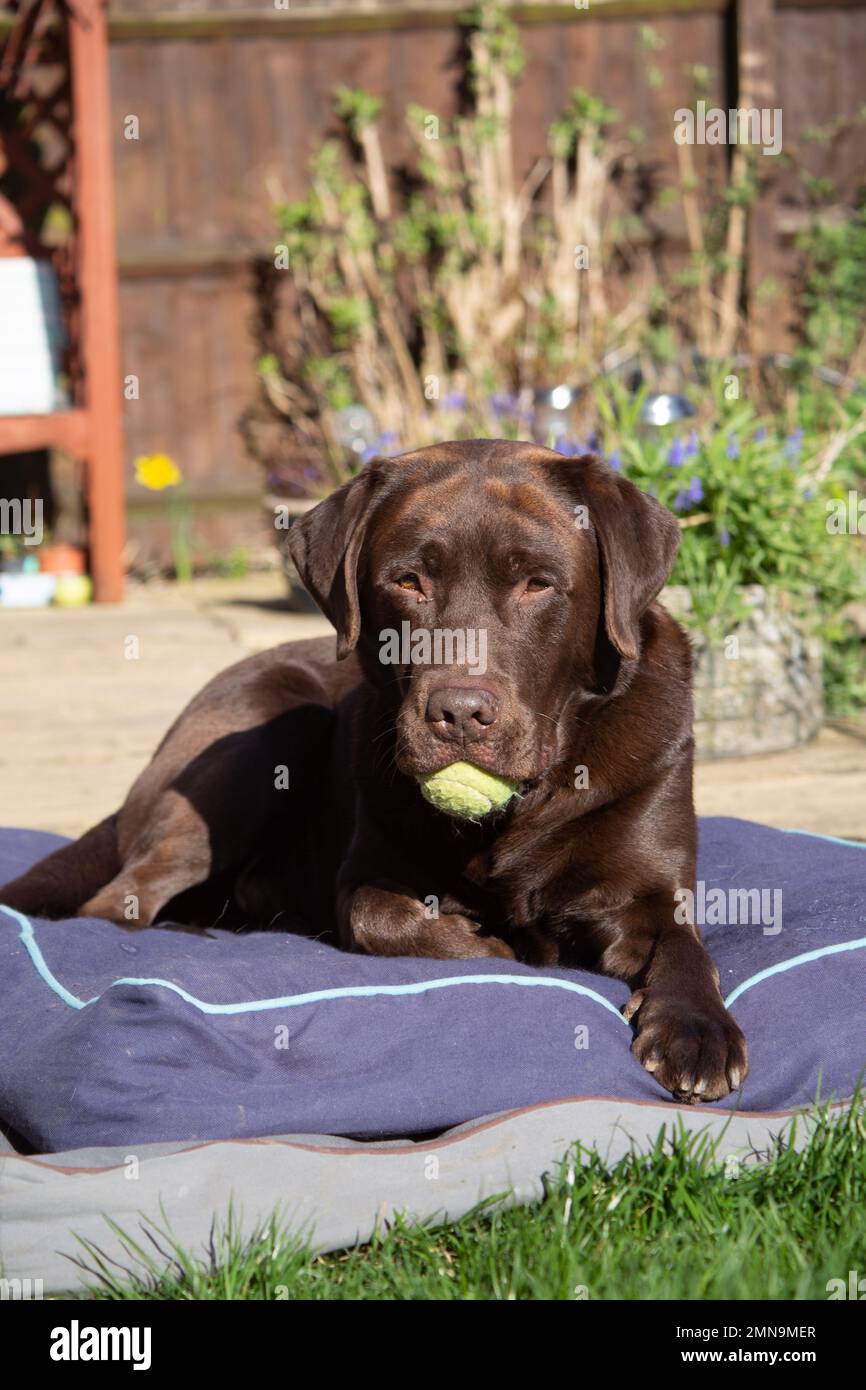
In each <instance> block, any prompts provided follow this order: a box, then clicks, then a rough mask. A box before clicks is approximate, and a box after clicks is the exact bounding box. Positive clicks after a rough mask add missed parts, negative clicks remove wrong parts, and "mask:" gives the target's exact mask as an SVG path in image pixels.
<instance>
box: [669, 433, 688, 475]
mask: <svg viewBox="0 0 866 1390" xmlns="http://www.w3.org/2000/svg"><path fill="white" fill-rule="evenodd" d="M685 460H686V449H685V445H684V444H683V441H682V440H681V439H680V437H679V435H677V437H676V439H675V440H674V442H673V444H672V445H671V447H670V453H669V454H668V463H669V464H670V466H671V468H682V466H683V464H684V463H685Z"/></svg>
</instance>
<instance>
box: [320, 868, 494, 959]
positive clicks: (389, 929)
mask: <svg viewBox="0 0 866 1390" xmlns="http://www.w3.org/2000/svg"><path fill="white" fill-rule="evenodd" d="M340 918H341V935H342V937H343V943H344V945H346V946H348V947H349V948H350V949H354V950H356V951H365V952H367V954H368V955H371V956H427V957H432V958H433V959H434V960H466V959H469V958H472V957H478V956H502V957H504V958H505V959H508V960H513V959H514V952H513V951H512V950H511V948H510V947H509V946H506V944H505V942H504V941H500V940H499V938H498V937H496V936H481V935H480V934H479V933H480V930H481V928H480V924H479V923H478V922H473V921H472V919H471V918H469V917H463V916H461V915H459V914H458V913H455V912H446V913H442V915H441V916H438V917H433V916H430V915H429V913H428V910H427V908H426V907H425V906H424V904H423V903H422V902H419V901H418V899H417V898H413V897H412V896H411V895H410V894H408V893H406V892H403V891H402V890H400V889H396V888H393V887H387V888H386V887H376V886H365V887H362V888H356V889H355V890H354V891H353V892H351V893H347V894H346V895H345V898H344V899H343V901H342V903H341V911H340Z"/></svg>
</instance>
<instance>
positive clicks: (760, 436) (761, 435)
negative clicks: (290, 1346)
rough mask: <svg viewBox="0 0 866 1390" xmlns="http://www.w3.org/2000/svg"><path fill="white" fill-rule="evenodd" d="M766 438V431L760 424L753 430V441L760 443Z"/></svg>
mask: <svg viewBox="0 0 866 1390" xmlns="http://www.w3.org/2000/svg"><path fill="white" fill-rule="evenodd" d="M766 438H767V431H766V430H765V428H764V426H763V425H761V426H759V428H758V429H756V430H755V443H756V444H762V443H763V442H764V440H765V439H766Z"/></svg>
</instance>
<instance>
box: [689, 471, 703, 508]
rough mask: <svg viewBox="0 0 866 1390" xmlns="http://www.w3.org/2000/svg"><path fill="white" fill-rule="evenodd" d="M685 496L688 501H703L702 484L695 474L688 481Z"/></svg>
mask: <svg viewBox="0 0 866 1390" xmlns="http://www.w3.org/2000/svg"><path fill="white" fill-rule="evenodd" d="M687 496H688V499H689V501H690V502H703V500H704V485H703V483H702V482H701V480H700V478H699V477H698V476H697V475H695V476H694V477H693V478H692V479H691V481H690V483H689V490H688V493H687Z"/></svg>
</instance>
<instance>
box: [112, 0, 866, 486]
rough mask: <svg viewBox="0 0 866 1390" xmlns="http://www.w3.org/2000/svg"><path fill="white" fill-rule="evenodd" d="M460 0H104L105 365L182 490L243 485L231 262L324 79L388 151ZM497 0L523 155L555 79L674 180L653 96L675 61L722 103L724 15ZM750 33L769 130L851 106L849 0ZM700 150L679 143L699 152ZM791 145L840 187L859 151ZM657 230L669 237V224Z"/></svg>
mask: <svg viewBox="0 0 866 1390" xmlns="http://www.w3.org/2000/svg"><path fill="white" fill-rule="evenodd" d="M745 3H746V4H747V5H748V4H749V3H750V0H745ZM462 8H463V5H462V4H459V5H458V4H457V3H456V0H430V2H429V3H427V4H425V5H423V6H422V5H421V4H420V0H419V4H417V5H414V6H413V5H410V6H408V7H407V6H403V7H398V6H396V5H395V4H393V3H392V4H390V5H388V4H385V5H379V4H377V3H376V2H375V0H373V3H370V4H355V5H354V6H345V5H335V6H333V7H331V8H330V9H329V8H328V6H327V5H325V4H323V3H322V0H318V3H317V4H312V3H311V4H304V3H302V2H301V0H291V8H290V9H289V10H287V11H284V12H278V11H276V10H275V8H273V7H268V8H266V7H265V6H264V5H263V3H262V0H207V3H206V4H190V3H189V0H115V3H114V5H113V7H112V91H113V104H114V112H115V117H116V120H115V148H114V154H115V168H116V186H117V203H118V209H117V211H118V224H119V256H120V265H121V275H122V315H123V333H124V372H125V373H127V374H129V373H134V374H136V375H137V376H138V377H139V379H140V399H139V400H138V401H130V402H128V403H127V406H126V437H127V448H128V455H129V459H130V462H131V460H132V459H133V458H134V456H135V455H136V454H137V453H139V452H150V451H152V450H156V449H165V450H168V451H169V452H171V453H172V454H173V455H174V456H175V457H176V458H177V459H178V461H179V462H180V464H181V465H182V466H183V467H184V469H185V470H186V471H187V472H188V474H189V476H190V478H191V480H192V484H193V488H194V490H195V491H197V492H200V493H202V494H207V495H213V496H222V497H234V498H236V497H238V496H239V495H243V494H248V495H250V496H252V495H253V494H255V493H257V492H258V490H259V485H260V478H259V474H258V469H257V467H256V465H255V464H254V463H252V462H251V461H250V460H249V459H248V458H247V457H246V455H245V452H244V449H243V445H242V443H241V440H240V437H239V435H238V432H237V428H236V422H237V417H238V415H239V414H240V412H241V410H242V409H243V407H244V406H245V405H247V404H248V403H249V402H250V401H251V400H252V399H253V397H254V394H255V360H254V359H255V345H254V342H253V338H252V334H251V331H250V322H251V319H252V316H253V312H254V301H253V296H252V284H253V277H252V274H251V263H252V260H253V258H254V256H255V255H256V254H260V255H261V254H268V253H269V252H270V254H272V248H273V242H274V240H275V230H274V226H273V219H272V214H271V205H272V202H273V199H274V197H275V196H285V197H289V198H292V197H298V196H300V195H301V194H302V193H303V191H304V189H305V187H306V167H307V162H308V159H309V156H310V154H311V151H312V149H313V148H314V146H315V145H316V143H317V142H318V141H319V140H320V139H321V138H322V136H323V135H324V134H326V133H327V132H329V131H331V132H333V131H335V130H336V123H335V120H334V118H333V115H332V108H331V94H332V92H333V89H334V88H335V87H336V86H337V85H338V84H340V83H347V84H349V85H353V86H363V87H367V88H369V89H370V90H372V91H374V92H376V93H377V94H378V95H380V96H382V97H383V98H384V99H385V114H384V128H385V143H386V151H387V154H388V156H389V158H391V159H395V160H398V161H399V160H405V159H406V158H407V157H408V155H409V153H410V143H409V140H408V137H407V135H406V132H405V128H404V126H403V119H402V118H403V112H404V110H405V107H406V105H407V104H408V103H409V102H415V103H417V104H418V105H420V106H422V107H424V108H425V109H429V110H431V111H436V112H438V113H440V114H441V115H443V116H448V115H449V114H450V113H451V112H452V111H453V109H454V104H455V82H456V79H457V76H458V70H457V61H456V60H457V44H458V30H457V28H456V25H455V22H454V21H455V14H456V13H457V12H458V11H459V10H460V9H462ZM771 8H772V7H771ZM516 13H517V15H518V18H519V19H520V20H521V25H522V36H523V40H524V43H525V46H526V49H527V55H528V59H529V62H528V69H527V73H526V75H525V77H524V82H523V86H522V88H521V90H520V94H519V97H518V108H517V121H516V149H517V158H518V164H519V167H520V168H521V169H522V170H524V171H525V170H526V169H528V168H529V166H530V165H531V163H532V161H533V159H534V158H535V157H537V155H538V154H539V153H541V152H543V149H544V132H545V128H546V127H547V126H548V125H549V123H550V122H551V120H552V119H553V118H554V117H555V116H556V115H557V113H558V111H559V110H560V109H561V108H562V106H563V105H564V103H565V101H566V99H567V97H568V94H569V92H570V91H571V89H572V88H573V87H575V86H579V85H580V86H585V87H588V88H590V89H591V90H592V91H594V92H596V93H597V94H598V95H600V96H602V97H604V99H605V100H606V101H607V102H608V103H609V104H610V105H612V106H614V107H616V108H617V109H618V110H619V111H620V112H621V115H622V122H623V126H628V127H630V126H639V127H641V128H642V129H643V130H644V132H645V135H646V140H647V144H646V154H647V155H648V157H649V158H650V159H651V160H652V161H653V162H654V163H655V164H656V165H657V168H658V171H659V177H660V178H662V179H673V178H675V177H676V158H675V154H676V151H675V146H674V142H673V138H672V134H673V112H674V110H675V109H676V108H677V107H678V106H680V105H686V104H687V103H688V102H689V101H690V99H691V96H692V84H691V77H690V75H689V70H690V68H691V67H692V66H693V65H694V64H701V65H703V66H705V67H706V68H708V69H709V70H710V71H711V73H712V74H713V78H712V85H711V89H710V99H711V101H718V102H719V104H722V105H726V104H727V100H728V97H729V96H731V97H732V96H733V90H732V86H731V83H732V79H733V77H734V76H735V73H736V52H735V51H733V50H732V49H731V48H730V45H731V44H732V41H735V38H736V26H735V25H734V24H733V23H732V22H731V19H730V7H729V6H728V4H727V0H667V3H659V2H658V0H655V2H653V0H647V3H633V4H628V3H627V0H626V2H625V3H604V0H594V3H592V4H591V6H590V9H589V11H575V10H574V9H573V8H572V7H569V6H567V5H565V4H562V3H559V4H548V5H529V4H526V5H523V6H520V7H517V8H516ZM329 16H330V18H329ZM179 24H182V25H183V26H184V27H183V29H182V31H179V30H178V28H177V26H178V25H179ZM644 24H651V25H652V27H653V29H654V30H655V32H656V34H657V35H658V37H659V38H660V39H661V40H662V43H663V47H662V48H661V49H660V50H659V51H658V52H655V53H648V52H647V51H646V49H645V48H644V47H642V46H641V43H640V39H639V36H640V26H641V25H644ZM365 25H372V26H373V27H364V26H365ZM768 30H769V32H770V35H771V39H770V42H771V43H772V47H773V49H774V57H775V70H776V73H777V89H778V104H779V105H781V106H782V107H783V109H784V134H785V142H786V145H787V144H788V143H789V142H792V141H800V140H801V139H802V137H803V134H804V132H805V129H806V127H807V126H808V125H811V124H817V123H820V122H823V121H826V120H829V119H833V118H834V117H835V116H837V115H839V114H840V113H841V114H853V113H854V112H855V111H856V110H857V109H858V108H859V106H860V105H861V104H862V102H863V100H864V89H863V78H862V74H863V71H864V66H866V0H863V3H854V0H836V3H834V4H820V3H818V2H817V0H813V2H812V3H806V0H776V6H775V12H774V13H773V14H772V15H771V22H770V24H769V26H768ZM651 68H655V69H657V71H658V73H659V74H660V77H659V78H658V79H657V80H656V81H653V79H652V77H651V72H650V70H651ZM129 115H134V116H137V117H138V119H139V122H140V138H139V139H138V140H128V139H126V138H124V124H123V123H124V118H125V117H127V116H129ZM704 153H705V152H704V151H701V150H696V151H695V155H696V162H698V164H700V159H701V156H702V155H703V154H704ZM810 158H811V159H812V160H813V168H814V172H816V173H829V174H831V175H832V176H833V177H835V178H837V180H838V181H839V183H840V186H844V187H846V188H848V189H849V190H850V188H851V187H852V185H853V183H854V181H855V180H856V179H857V178H858V177H861V176H862V170H863V167H864V148H863V137H862V134H858V135H856V136H846V137H845V138H843V139H842V140H840V141H839V142H837V143H836V145H835V146H834V147H833V148H832V149H830V150H825V151H819V152H817V153H816V154H813V155H811V156H810ZM786 188H787V191H786ZM798 216H799V217H800V220H802V217H801V214H800V213H799V212H798V209H797V208H796V207H795V206H793V205H792V194H791V185H790V182H789V183H788V184H787V186H786V182H785V179H784V178H783V179H781V180H780V181H779V210H778V218H777V219H776V213H775V211H773V212H772V215H771V220H770V222H769V223H766V224H765V226H769V232H768V233H767V232H766V231H764V232H762V233H761V235H770V236H771V237H773V238H775V239H776V240H778V238H779V236H780V233H781V234H782V235H783V239H785V238H787V239H788V242H789V240H790V235H791V233H792V231H795V230H796V227H797V225H799V223H798ZM666 229H667V230H668V231H669V232H670V234H671V237H672V240H673V242H674V243H676V241H677V239H678V238H679V237H680V234H681V229H680V228H679V227H678V226H677V225H676V223H675V222H672V223H671V224H670V225H667V224H666ZM780 245H781V243H780ZM777 249H778V248H777V247H776V246H775V241H774V252H775V251H776V250H777ZM783 262H784V256H783V257H782V260H781V261H778V262H776V261H774V262H773V264H779V265H782V264H783ZM768 263H769V262H768ZM775 321H776V322H780V321H781V320H780V318H779V316H776V320H775Z"/></svg>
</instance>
